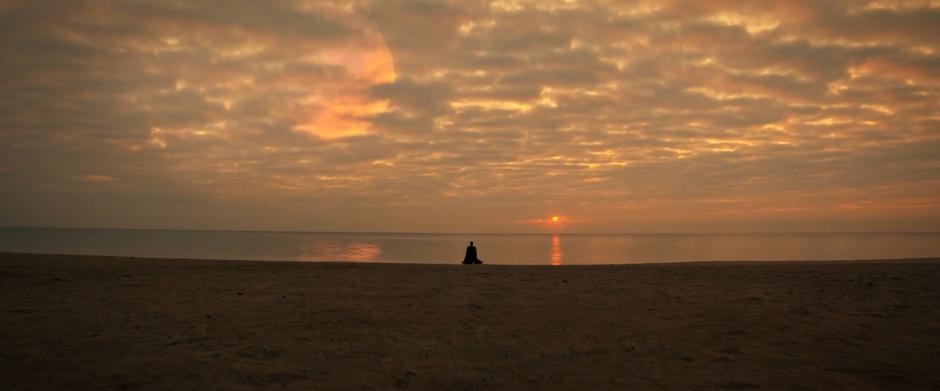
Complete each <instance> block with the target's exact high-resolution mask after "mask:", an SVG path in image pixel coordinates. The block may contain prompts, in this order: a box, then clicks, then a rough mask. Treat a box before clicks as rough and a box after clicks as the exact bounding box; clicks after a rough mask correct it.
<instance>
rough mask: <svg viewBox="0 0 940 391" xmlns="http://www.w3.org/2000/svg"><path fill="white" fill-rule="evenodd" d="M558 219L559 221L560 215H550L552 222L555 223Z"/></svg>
mask: <svg viewBox="0 0 940 391" xmlns="http://www.w3.org/2000/svg"><path fill="white" fill-rule="evenodd" d="M559 221H561V217H558V216H552V222H553V223H557V222H559Z"/></svg>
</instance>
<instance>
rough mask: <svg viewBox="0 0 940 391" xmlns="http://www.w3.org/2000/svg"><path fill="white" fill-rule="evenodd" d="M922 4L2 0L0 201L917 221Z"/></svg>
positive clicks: (283, 214) (283, 213)
mask: <svg viewBox="0 0 940 391" xmlns="http://www.w3.org/2000/svg"><path fill="white" fill-rule="evenodd" d="M938 15H940V5H938V4H936V2H930V1H923V2H910V1H771V2H768V1H753V2H735V3H734V4H732V3H728V2H723V1H674V2H660V1H649V2H646V1H640V2H630V3H620V2H608V1H601V0H597V1H513V0H500V1H433V2H431V1H418V0H394V1H386V0H383V1H374V0H360V1H354V2H340V1H337V2H328V1H274V2H266V3H264V4H262V3H257V2H252V1H237V2H231V1H227V2H213V1H207V2H199V3H168V2H153V1H125V2H117V1H103V0H94V1H92V0H88V1H74V2H68V3H61V4H60V3H51V2H27V1H6V2H2V4H0V96H2V98H0V185H2V188H3V189H4V190H3V191H2V192H0V197H2V198H0V200H2V201H4V202H6V203H13V204H23V205H24V207H23V208H19V209H18V210H17V211H16V212H15V213H14V212H8V213H7V214H0V223H4V224H21V225H23V224H25V225H96V224H107V225H116V226H144V227H147V226H171V227H174V226H175V227H199V228H251V229H320V230H330V229H338V230H399V231H437V230H445V231H474V230H475V231H516V230H530V229H533V228H532V226H531V225H528V224H522V225H520V224H518V222H520V221H536V220H541V219H544V218H545V216H549V215H552V214H560V215H565V216H572V217H576V218H574V219H573V220H572V221H571V222H570V224H566V229H571V230H580V231H598V230H602V231H644V230H647V231H649V230H659V231H662V230H666V231H670V230H673V231H675V230H679V231H681V230H690V229H691V230H698V229H705V230H708V229H721V230H788V229H793V227H810V228H812V227H814V226H815V225H818V229H849V230H857V229H870V230H889V229H893V228H892V227H894V228H898V229H910V228H912V227H913V228H914V229H940V174H938V173H940V156H938V154H937V153H936V152H935V151H938V150H940V134H938V133H937V130H938V129H940V105H938V103H937V102H938V101H940V100H938V99H937V97H938V96H940V74H938V71H937V70H938V69H940V55H938V52H937V51H938V49H940V48H938V45H937V43H936V39H935V38H934V37H936V36H937V35H940V33H938V31H937V26H940V19H938ZM104 185H106V186H104ZM143 204H152V205H154V206H153V208H154V209H156V210H163V211H165V213H156V212H155V213H143V212H140V211H139V210H138V209H139V208H140V205H143ZM81 208H85V209H87V210H95V211H97V212H98V214H97V215H98V218H99V219H98V220H96V218H93V217H89V216H91V215H88V214H80V213H78V212H75V210H76V209H81ZM53 211H54V212H55V213H53ZM197 211H198V212H197ZM196 216H199V217H198V218H197V217H196ZM419 216H420V217H419ZM457 220H459V221H461V224H459V225H455V224H454V221H457ZM775 221H779V222H780V224H778V225H775V224H773V222H775ZM859 221H865V222H866V223H865V224H867V225H858V222H859ZM768 222H769V223H768ZM810 228H806V229H810Z"/></svg>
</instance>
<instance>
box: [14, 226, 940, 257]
mask: <svg viewBox="0 0 940 391" xmlns="http://www.w3.org/2000/svg"><path fill="white" fill-rule="evenodd" d="M470 240H473V241H474V242H475V243H476V245H477V247H478V248H479V253H480V259H482V260H483V261H484V262H487V263H494V264H530V265H548V264H551V265H566V264H611V263H641V262H681V261H733V260H843V259H889V258H921V257H940V233H834V234H829V233H825V234H819V233H813V234H392V233H308V232H231V231H170V230H119V229H58V228H0V251H12V252H34V253H58V254H89V255H117V256H137V257H160V258H208V259H246V260H294V261H349V262H397V263H459V262H460V261H461V260H462V259H463V253H464V248H465V247H466V246H467V243H468V242H469V241H470Z"/></svg>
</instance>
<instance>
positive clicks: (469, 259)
mask: <svg viewBox="0 0 940 391" xmlns="http://www.w3.org/2000/svg"><path fill="white" fill-rule="evenodd" d="M481 263H483V261H481V260H480V259H479V258H477V248H476V247H473V246H467V255H464V256H463V264H464V265H473V264H481Z"/></svg>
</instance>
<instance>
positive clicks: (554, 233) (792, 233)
mask: <svg viewBox="0 0 940 391" xmlns="http://www.w3.org/2000/svg"><path fill="white" fill-rule="evenodd" d="M0 229H60V230H100V231H108V230H110V231H179V232H233V233H288V234H384V235H794V234H801V235H807V234H833V235H835V234H940V231H778V232H773V231H755V232H741V231H720V232H690V231H684V232H420V231H325V230H271V229H211V228H141V227H137V228H127V227H74V226H73V227H69V226H17V225H13V226H7V225H0Z"/></svg>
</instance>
